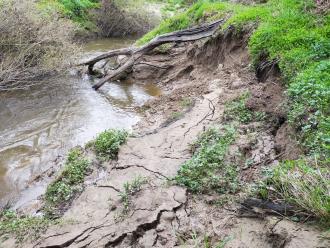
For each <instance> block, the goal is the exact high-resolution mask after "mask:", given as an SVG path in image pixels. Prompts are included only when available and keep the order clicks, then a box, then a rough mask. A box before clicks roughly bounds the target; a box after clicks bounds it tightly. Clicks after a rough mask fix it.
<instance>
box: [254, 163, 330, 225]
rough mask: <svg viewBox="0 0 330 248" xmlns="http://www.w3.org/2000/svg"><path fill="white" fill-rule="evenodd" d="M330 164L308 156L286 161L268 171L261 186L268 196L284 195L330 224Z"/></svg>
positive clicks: (274, 197) (264, 196)
mask: <svg viewBox="0 0 330 248" xmlns="http://www.w3.org/2000/svg"><path fill="white" fill-rule="evenodd" d="M329 191H330V173H329V168H327V167H324V166H321V165H318V164H316V163H315V162H313V161H307V160H305V159H301V160H296V161H285V162H282V163H280V164H279V165H278V166H276V167H275V168H274V169H271V170H270V171H269V172H268V176H267V178H266V179H265V181H264V182H263V183H262V184H261V186H260V188H259V194H260V196H261V197H262V198H264V199H276V200H279V199H282V200H284V201H286V202H288V203H290V204H292V205H294V206H296V207H297V208H298V209H301V210H303V211H305V212H307V213H310V214H311V215H312V216H315V217H317V218H318V219H320V220H321V222H322V223H324V224H325V225H327V226H328V227H329V226H330V195H329Z"/></svg>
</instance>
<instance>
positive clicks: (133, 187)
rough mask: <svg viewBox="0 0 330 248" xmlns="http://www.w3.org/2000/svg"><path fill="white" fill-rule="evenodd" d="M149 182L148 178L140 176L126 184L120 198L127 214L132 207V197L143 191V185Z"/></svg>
mask: <svg viewBox="0 0 330 248" xmlns="http://www.w3.org/2000/svg"><path fill="white" fill-rule="evenodd" d="M147 182H148V180H147V178H145V177H141V176H138V177H136V178H134V179H133V180H132V181H131V182H126V183H124V190H123V191H122V192H120V194H119V196H120V199H121V202H122V203H123V206H124V211H123V212H124V213H127V212H128V210H129V207H130V205H131V197H132V196H133V195H135V194H136V193H137V192H139V191H141V189H142V185H144V184H146V183H147Z"/></svg>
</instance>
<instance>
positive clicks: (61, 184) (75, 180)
mask: <svg viewBox="0 0 330 248" xmlns="http://www.w3.org/2000/svg"><path fill="white" fill-rule="evenodd" d="M89 165H90V162H89V161H88V160H87V159H86V158H85V157H84V156H83V152H82V151H81V150H80V149H72V150H71V151H70V152H69V154H68V157H67V161H66V163H65V165H64V168H63V170H62V172H61V174H60V175H59V177H58V178H57V179H56V180H55V181H54V182H52V183H51V184H50V185H49V186H48V187H47V190H46V196H45V199H46V202H47V203H49V204H50V205H51V206H58V205H60V204H62V203H65V202H66V201H69V200H70V199H71V198H72V197H73V196H74V194H75V193H76V192H79V191H80V190H81V184H82V183H83V181H84V178H85V175H86V173H87V169H88V167H89Z"/></svg>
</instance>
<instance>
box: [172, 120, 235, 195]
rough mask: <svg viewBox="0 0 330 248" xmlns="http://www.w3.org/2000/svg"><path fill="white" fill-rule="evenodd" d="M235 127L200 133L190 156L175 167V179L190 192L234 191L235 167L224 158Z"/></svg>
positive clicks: (232, 139) (233, 137) (232, 138)
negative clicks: (179, 165) (176, 171)
mask: <svg viewBox="0 0 330 248" xmlns="http://www.w3.org/2000/svg"><path fill="white" fill-rule="evenodd" d="M235 132H236V131H235V129H234V128H233V127H229V126H225V127H224V128H223V129H222V130H220V129H216V128H212V129H209V130H207V131H206V132H204V133H202V134H201V135H200V136H199V138H198V140H197V142H195V143H194V144H193V146H194V147H195V151H194V154H193V157H192V158H191V159H190V160H188V161H186V162H185V163H184V164H183V165H182V166H181V168H180V169H179V172H178V175H177V176H176V177H175V181H176V182H177V183H178V184H179V185H183V186H186V187H187V188H188V189H190V190H191V191H192V192H195V193H202V192H206V191H209V190H215V191H217V192H219V193H227V192H236V191H237V189H238V178H237V174H238V173H237V168H236V167H235V166H234V165H231V164H227V163H226V161H225V157H226V154H227V151H228V148H229V145H230V144H231V143H232V142H233V141H234V140H235Z"/></svg>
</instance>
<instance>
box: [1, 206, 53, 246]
mask: <svg viewBox="0 0 330 248" xmlns="http://www.w3.org/2000/svg"><path fill="white" fill-rule="evenodd" d="M51 223H54V221H51V220H49V219H46V218H44V217H30V216H19V215H17V214H16V212H14V211H12V210H7V209H6V210H2V211H1V212H0V240H1V239H6V238H8V236H10V235H14V237H15V238H16V240H17V241H18V242H19V243H21V242H23V241H25V240H27V239H29V238H30V239H35V238H38V237H39V236H40V234H42V233H43V232H44V231H46V229H47V227H48V226H49V225H50V224H51Z"/></svg>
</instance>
